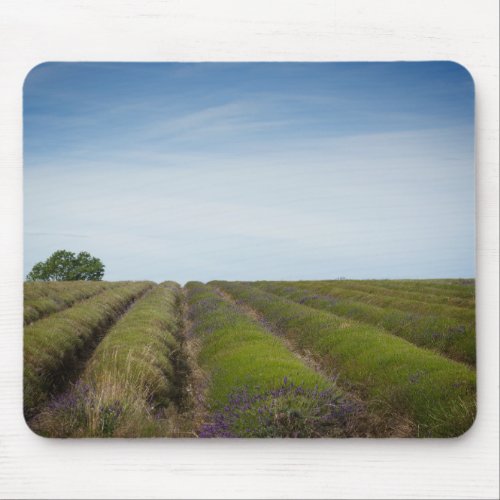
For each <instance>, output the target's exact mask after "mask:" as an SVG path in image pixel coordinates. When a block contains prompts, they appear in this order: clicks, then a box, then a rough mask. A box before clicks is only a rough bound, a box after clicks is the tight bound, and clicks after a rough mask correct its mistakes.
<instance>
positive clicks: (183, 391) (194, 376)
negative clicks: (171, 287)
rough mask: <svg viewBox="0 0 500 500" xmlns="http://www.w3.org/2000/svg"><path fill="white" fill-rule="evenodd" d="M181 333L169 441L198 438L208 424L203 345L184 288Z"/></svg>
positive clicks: (181, 308)
mask: <svg viewBox="0 0 500 500" xmlns="http://www.w3.org/2000/svg"><path fill="white" fill-rule="evenodd" d="M179 311H180V312H179V314H180V322H179V330H178V332H177V335H176V339H177V341H178V342H179V349H178V351H176V352H175V353H174V355H173V357H172V363H173V365H174V372H175V374H174V380H175V381H176V388H175V391H174V394H173V397H172V402H173V404H172V405H170V407H169V408H168V409H167V412H166V413H167V416H168V419H169V422H170V429H169V437H197V436H198V434H197V429H199V428H200V426H201V424H202V423H203V422H204V421H205V420H206V413H207V410H206V405H205V394H206V388H207V385H208V377H207V375H206V373H205V372H204V371H203V370H202V369H201V368H200V367H199V366H198V363H197V361H196V360H197V358H198V352H199V345H198V342H197V341H196V338H194V337H193V335H192V333H191V332H192V328H191V326H192V322H191V320H190V318H189V306H188V303H187V291H186V289H185V288H182V292H181V296H180V304H179Z"/></svg>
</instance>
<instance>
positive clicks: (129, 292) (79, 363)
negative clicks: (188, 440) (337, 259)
mask: <svg viewBox="0 0 500 500" xmlns="http://www.w3.org/2000/svg"><path fill="white" fill-rule="evenodd" d="M24 311H25V313H24V315H25V317H24V322H25V330H24V414H25V418H26V421H27V424H28V426H29V427H30V428H31V429H32V430H33V431H34V432H36V433H37V434H39V435H42V436H46V437H203V438H217V437H222V438H232V437H235V438H236V437H260V438H265V437H272V438H285V437H286V438H320V437H330V438H341V437H342V438H345V437H455V436H459V435H461V434H463V433H464V432H466V431H467V430H468V429H469V428H470V426H471V425H472V423H473V421H474V418H475V412H476V375H475V359H476V355H475V284H474V280H465V279H449V280H365V281H362V280H324V281H294V282H279V281H273V282H272V281H257V282H227V281H212V282H209V283H208V284H203V283H201V282H189V283H187V284H186V285H185V286H183V287H182V286H180V285H179V284H177V283H175V282H172V281H166V282H163V283H160V284H156V283H153V282H149V281H134V282H133V281H124V282H82V281H75V282H47V283H41V282H30V283H28V282H27V283H25V309H24Z"/></svg>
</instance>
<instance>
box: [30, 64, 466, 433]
mask: <svg viewBox="0 0 500 500" xmlns="http://www.w3.org/2000/svg"><path fill="white" fill-rule="evenodd" d="M474 195H475V193H474V88H473V81H472V78H471V76H470V74H469V73H468V72H467V70H465V69H464V68H463V67H462V66H460V65H458V64H456V63H453V62H446V61H442V62H440V61H434V62H387V63H386V62H384V63H374V62H372V63H356V62H352V63H333V62H332V63H326V62H324V63H284V62H281V63H278V62H277V63H150V64H149V63H58V62H53V63H44V64H41V65H39V66H36V67H35V68H34V69H32V70H31V72H30V73H29V74H28V76H27V78H26V81H25V84H24V249H25V250H24V252H25V254H24V265H25V269H24V274H25V283H24V415H25V419H26V422H27V424H28V426H29V427H30V429H31V430H32V431H34V432H35V433H36V434H39V435H41V436H45V437H55V438H87V437H92V438H107V437H141V438H144V437H181V438H347V437H358V438H359V437H366V438H387V437H413V438H428V437H442V438H446V437H448V438H449V437H456V436H460V435H462V434H463V433H464V432H466V431H467V430H468V429H469V428H470V427H471V425H472V423H473V421H474V418H475V414H476V375H475V364H476V353H475V343H476V340H475V279H474V277H475V262H474V261H475V211H474V203H475V201H474Z"/></svg>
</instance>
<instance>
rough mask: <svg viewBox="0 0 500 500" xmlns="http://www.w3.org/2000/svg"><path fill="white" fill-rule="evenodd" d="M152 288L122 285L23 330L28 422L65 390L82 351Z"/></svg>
mask: <svg viewBox="0 0 500 500" xmlns="http://www.w3.org/2000/svg"><path fill="white" fill-rule="evenodd" d="M151 286H152V283H150V282H129V283H125V284H122V285H121V286H118V287H115V288H112V289H110V290H106V291H104V292H103V293H101V294H98V295H96V296H94V297H91V298H89V299H86V300H84V301H82V302H79V303H78V304H76V305H75V306H73V307H70V308H68V309H65V310H63V311H60V312H57V313H54V314H52V315H51V316H48V317H46V318H43V319H41V320H39V321H36V322H34V323H32V324H30V325H28V326H26V327H25V329H24V410H25V415H26V417H27V418H30V417H31V416H32V415H33V414H34V413H35V412H36V411H37V410H38V409H39V407H40V405H42V404H43V403H45V402H46V401H47V399H48V398H49V397H50V396H51V395H52V394H53V393H54V392H56V391H57V390H59V389H60V388H61V387H62V386H64V384H65V383H66V382H67V379H68V378H69V374H71V373H72V372H73V371H74V369H75V367H76V366H78V362H79V358H80V357H81V356H82V355H83V354H84V353H85V351H86V350H87V349H89V347H91V346H92V344H93V343H94V342H96V341H97V340H98V337H99V335H101V334H102V333H103V332H104V331H105V329H106V328H108V327H109V326H110V325H111V323H112V322H113V321H115V320H116V318H117V317H118V316H119V315H120V314H121V313H123V312H124V310H125V309H126V307H127V306H128V305H129V304H130V303H131V302H132V301H133V300H135V299H136V298H137V297H139V296H140V295H142V293H144V292H145V291H146V290H147V289H148V288H151Z"/></svg>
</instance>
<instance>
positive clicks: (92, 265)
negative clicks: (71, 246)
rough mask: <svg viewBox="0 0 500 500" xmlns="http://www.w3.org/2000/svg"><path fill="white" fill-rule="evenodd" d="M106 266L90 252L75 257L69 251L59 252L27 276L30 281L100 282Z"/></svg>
mask: <svg viewBox="0 0 500 500" xmlns="http://www.w3.org/2000/svg"><path fill="white" fill-rule="evenodd" d="M103 276H104V264H103V263H102V262H101V260H100V259H98V258H97V257H92V255H90V254H89V253H88V252H80V253H79V254H78V255H75V253H73V252H69V251H68V250H57V251H56V252H54V253H53V254H52V255H51V256H50V257H49V258H48V259H47V260H45V261H43V262H38V263H36V264H35V265H34V266H33V269H32V270H31V272H30V273H29V274H28V275H27V276H26V279H27V280H28V281H76V280H86V281H100V280H102V277H103Z"/></svg>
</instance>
